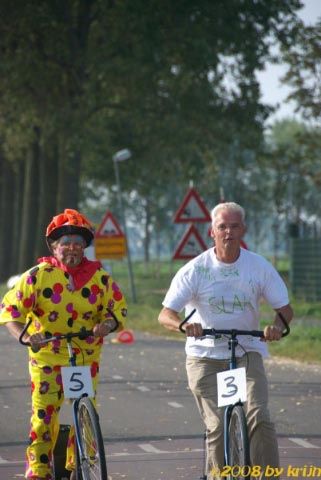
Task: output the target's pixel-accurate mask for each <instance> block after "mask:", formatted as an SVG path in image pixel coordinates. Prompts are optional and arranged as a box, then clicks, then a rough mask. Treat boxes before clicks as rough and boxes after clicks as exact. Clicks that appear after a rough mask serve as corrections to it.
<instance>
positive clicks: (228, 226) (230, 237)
mask: <svg viewBox="0 0 321 480" xmlns="http://www.w3.org/2000/svg"><path fill="white" fill-rule="evenodd" d="M245 230H246V228H245V225H244V223H243V222H242V217H241V215H240V213H238V212H232V211H229V210H221V211H219V212H218V214H217V217H216V219H215V222H214V224H213V225H212V230H211V236H212V237H213V238H214V240H215V245H216V246H217V248H223V249H224V250H226V249H229V248H236V247H239V246H240V241H241V239H242V237H243V235H244V234H245Z"/></svg>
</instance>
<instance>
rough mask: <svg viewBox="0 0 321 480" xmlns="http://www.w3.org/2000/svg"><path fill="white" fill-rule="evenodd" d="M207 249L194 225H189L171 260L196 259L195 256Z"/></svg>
mask: <svg viewBox="0 0 321 480" xmlns="http://www.w3.org/2000/svg"><path fill="white" fill-rule="evenodd" d="M207 249H208V247H207V246H206V244H205V242H204V240H203V239H202V237H201V235H200V233H199V231H198V230H197V228H196V227H195V225H190V226H189V227H188V229H187V230H186V232H185V233H184V236H183V238H182V239H181V241H180V242H179V244H178V246H177V248H176V250H175V253H174V255H173V259H174V260H188V259H191V258H194V257H197V255H199V254H200V253H202V252H204V251H205V250H207Z"/></svg>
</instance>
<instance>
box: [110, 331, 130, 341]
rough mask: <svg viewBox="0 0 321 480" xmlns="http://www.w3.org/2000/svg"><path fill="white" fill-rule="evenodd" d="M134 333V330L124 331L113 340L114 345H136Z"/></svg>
mask: <svg viewBox="0 0 321 480" xmlns="http://www.w3.org/2000/svg"><path fill="white" fill-rule="evenodd" d="M134 341H135V339H134V333H133V331H132V330H122V331H121V332H119V333H118V334H117V336H116V338H113V339H112V340H111V342H112V343H134Z"/></svg>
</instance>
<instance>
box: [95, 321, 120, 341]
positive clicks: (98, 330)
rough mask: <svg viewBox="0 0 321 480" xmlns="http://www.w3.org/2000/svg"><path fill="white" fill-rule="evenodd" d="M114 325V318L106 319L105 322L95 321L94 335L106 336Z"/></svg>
mask: <svg viewBox="0 0 321 480" xmlns="http://www.w3.org/2000/svg"><path fill="white" fill-rule="evenodd" d="M115 326H116V322H115V320H108V321H107V322H102V323H97V325H95V326H94V328H93V332H94V337H106V335H108V334H109V333H110V332H111V331H112V330H113V329H114V328H115Z"/></svg>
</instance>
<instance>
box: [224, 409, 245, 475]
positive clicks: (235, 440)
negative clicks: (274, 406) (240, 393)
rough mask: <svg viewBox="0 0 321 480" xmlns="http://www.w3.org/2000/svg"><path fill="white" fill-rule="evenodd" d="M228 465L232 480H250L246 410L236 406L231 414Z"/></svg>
mask: <svg viewBox="0 0 321 480" xmlns="http://www.w3.org/2000/svg"><path fill="white" fill-rule="evenodd" d="M228 465H229V466H230V467H231V474H232V476H231V478H232V479H234V478H237V479H238V480H242V479H248V478H250V472H251V467H250V447H249V440H248V434H247V423H246V418H245V414H244V410H243V408H242V407H241V406H240V405H236V406H235V407H234V408H233V410H232V413H231V418H230V423H229V448H228Z"/></svg>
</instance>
